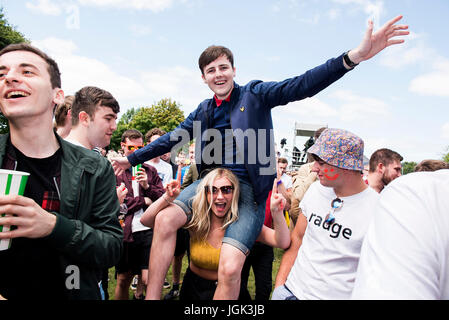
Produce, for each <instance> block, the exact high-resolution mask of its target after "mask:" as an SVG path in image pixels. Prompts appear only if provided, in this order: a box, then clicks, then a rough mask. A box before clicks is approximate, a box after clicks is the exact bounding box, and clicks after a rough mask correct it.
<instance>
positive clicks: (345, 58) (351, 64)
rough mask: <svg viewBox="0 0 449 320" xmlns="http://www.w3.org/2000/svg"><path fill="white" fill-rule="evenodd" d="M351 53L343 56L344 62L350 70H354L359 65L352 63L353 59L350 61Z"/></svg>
mask: <svg viewBox="0 0 449 320" xmlns="http://www.w3.org/2000/svg"><path fill="white" fill-rule="evenodd" d="M348 53H349V51H346V53H345V54H344V55H343V60H344V61H345V63H346V64H347V65H348V67H349V68H352V69H353V68H354V67H356V66H358V65H359V64H358V63H354V62H352V61H351V59H349V55H348Z"/></svg>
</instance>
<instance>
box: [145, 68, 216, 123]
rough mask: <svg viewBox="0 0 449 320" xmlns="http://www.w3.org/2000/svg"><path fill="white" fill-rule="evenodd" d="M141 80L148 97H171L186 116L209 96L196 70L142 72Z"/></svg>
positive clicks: (170, 69)
mask: <svg viewBox="0 0 449 320" xmlns="http://www.w3.org/2000/svg"><path fill="white" fill-rule="evenodd" d="M141 79H142V84H143V86H145V90H146V91H147V92H148V93H149V95H151V96H152V97H154V99H157V100H159V99H162V98H168V97H171V98H172V99H173V100H175V101H176V102H178V103H180V104H181V105H182V106H183V108H182V109H183V110H184V112H185V115H186V116H187V115H188V113H190V112H192V111H193V110H194V109H195V108H196V107H197V106H198V104H199V103H200V102H201V101H202V100H204V99H205V98H206V97H209V96H211V92H210V90H209V89H208V87H207V85H206V84H204V82H203V81H202V80H201V75H200V72H199V71H197V70H196V69H188V68H185V67H179V66H175V67H169V68H161V69H159V70H157V71H146V72H144V73H143V74H142V77H141ZM150 102H153V101H150Z"/></svg>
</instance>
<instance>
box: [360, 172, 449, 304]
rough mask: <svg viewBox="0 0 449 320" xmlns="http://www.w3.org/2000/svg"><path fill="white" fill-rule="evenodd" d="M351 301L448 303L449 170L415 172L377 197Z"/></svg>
mask: <svg viewBox="0 0 449 320" xmlns="http://www.w3.org/2000/svg"><path fill="white" fill-rule="evenodd" d="M352 298H354V299H401V300H402V299H407V300H410V299H449V170H447V169H444V170H439V171H436V172H416V173H411V174H407V175H405V176H403V177H400V178H398V179H395V180H394V181H392V182H391V183H390V184H389V185H388V186H387V187H386V188H385V189H384V190H383V191H382V193H381V196H380V200H379V204H378V207H377V209H376V214H375V218H374V219H373V220H372V223H371V225H370V226H369V228H368V232H367V235H366V237H365V241H364V243H363V247H362V253H361V257H360V264H359V269H358V271H357V281H356V284H355V286H354V291H353V294H352Z"/></svg>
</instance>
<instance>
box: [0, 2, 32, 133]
mask: <svg viewBox="0 0 449 320" xmlns="http://www.w3.org/2000/svg"><path fill="white" fill-rule="evenodd" d="M19 42H29V41H28V40H27V39H25V37H24V36H23V34H21V33H20V32H19V31H17V30H16V28H15V27H14V26H11V25H10V24H9V23H8V21H7V20H6V18H5V15H4V13H3V8H0V50H1V49H3V48H4V47H6V46H7V45H8V44H11V43H19ZM7 132H9V127H8V121H7V120H6V118H5V116H4V115H3V114H2V113H0V134H3V133H7Z"/></svg>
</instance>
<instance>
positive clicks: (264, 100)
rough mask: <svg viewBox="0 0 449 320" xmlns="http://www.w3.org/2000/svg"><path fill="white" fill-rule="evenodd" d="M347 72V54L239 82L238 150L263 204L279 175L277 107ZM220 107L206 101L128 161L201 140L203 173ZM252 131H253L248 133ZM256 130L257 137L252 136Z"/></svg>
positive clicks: (234, 120) (234, 114)
mask: <svg viewBox="0 0 449 320" xmlns="http://www.w3.org/2000/svg"><path fill="white" fill-rule="evenodd" d="M346 72H348V70H347V69H346V68H345V67H344V65H343V55H341V56H339V57H337V58H333V59H330V60H328V61H327V62H326V63H324V64H322V65H320V66H318V67H315V68H313V69H311V70H309V71H307V72H306V73H304V74H303V75H300V76H297V77H294V78H290V79H287V80H284V81H281V82H262V81H259V80H254V81H251V82H249V83H248V84H247V85H245V86H239V85H238V84H236V83H234V89H233V90H232V93H231V99H230V110H231V116H230V120H231V127H232V129H233V130H234V133H235V134H234V137H236V141H237V149H238V152H240V153H241V154H243V157H244V163H245V166H246V168H247V170H248V175H249V178H250V180H251V181H250V182H251V183H252V185H253V188H254V196H255V198H256V201H257V202H258V203H262V202H263V201H265V200H266V198H267V196H268V193H269V191H270V190H271V188H272V184H273V180H274V178H275V173H276V160H275V151H274V136H273V132H272V129H273V121H272V118H271V108H273V107H276V106H280V105H286V104H288V103H290V102H293V101H298V100H302V99H304V98H308V97H312V96H314V95H315V94H317V93H318V92H320V91H321V90H323V89H325V88H326V87H328V86H329V85H330V84H332V83H333V82H335V81H336V80H338V79H340V78H341V77H342V76H343V75H344V74H345V73H346ZM215 106H216V103H215V100H214V99H213V98H212V99H207V100H204V101H203V102H201V103H200V104H199V106H198V107H197V109H196V110H195V111H193V112H192V113H190V115H189V116H188V117H187V119H186V120H185V121H184V122H182V123H181V124H180V125H179V126H178V127H177V128H176V129H174V130H173V131H172V132H170V133H168V134H165V135H163V136H162V137H160V138H159V139H157V140H156V141H154V142H153V143H151V144H149V145H147V146H145V147H144V148H142V149H140V150H137V151H135V152H134V153H133V154H131V155H130V156H128V161H129V162H130V163H131V165H133V166H135V165H137V164H139V163H143V162H144V161H147V160H149V159H152V158H154V157H157V156H159V155H162V154H164V153H167V152H169V151H171V149H172V147H173V146H175V149H177V148H180V147H181V146H182V145H184V144H185V143H188V142H189V141H190V140H192V139H193V138H196V144H195V146H196V150H195V157H196V158H195V161H196V164H197V167H198V172H201V163H202V160H203V161H204V157H202V158H200V155H202V152H203V150H204V147H205V145H206V143H207V141H205V140H207V139H206V138H205V135H203V134H204V133H207V132H206V130H207V129H211V128H212V121H213V108H214V107H215ZM238 129H241V132H243V134H245V133H246V135H245V136H246V138H245V139H243V140H240V139H238V138H237V137H238V136H239V134H238V132H239V131H240V130H238ZM248 129H251V130H249V131H247V130H248ZM253 130H254V131H253ZM195 131H196V132H195ZM250 131H253V132H254V133H255V134H254V135H253V136H251V132H250ZM270 132H271V133H270ZM240 136H242V135H240ZM254 139H255V140H254ZM181 141H182V142H181ZM198 141H201V143H198ZM239 141H241V143H239ZM176 145H177V146H176ZM267 149H268V150H267ZM254 153H255V154H254Z"/></svg>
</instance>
